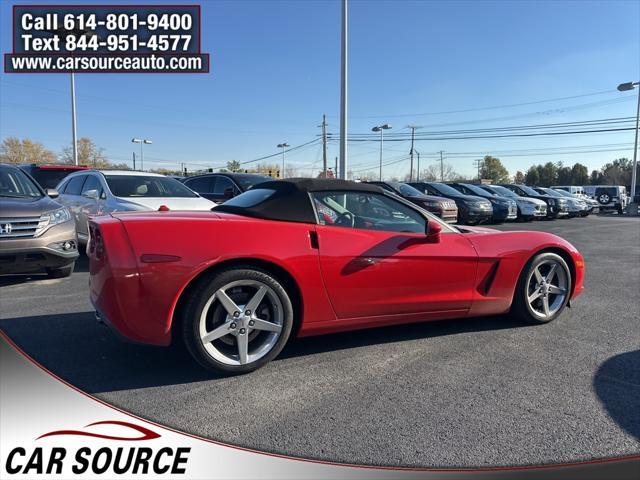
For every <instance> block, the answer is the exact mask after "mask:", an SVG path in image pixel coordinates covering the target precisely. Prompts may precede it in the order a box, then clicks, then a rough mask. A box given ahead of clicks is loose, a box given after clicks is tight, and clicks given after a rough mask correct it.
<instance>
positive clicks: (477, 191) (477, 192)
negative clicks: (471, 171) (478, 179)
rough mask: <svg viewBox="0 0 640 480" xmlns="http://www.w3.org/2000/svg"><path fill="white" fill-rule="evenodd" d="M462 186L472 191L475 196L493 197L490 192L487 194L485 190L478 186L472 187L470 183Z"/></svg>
mask: <svg viewBox="0 0 640 480" xmlns="http://www.w3.org/2000/svg"><path fill="white" fill-rule="evenodd" d="M462 185H464V186H465V187H467V188H468V189H469V190H471V191H472V192H473V193H474V194H475V195H480V196H481V197H486V196H487V195H491V194H490V193H489V192H487V191H486V190H483V189H482V188H480V187H478V186H477V185H471V184H470V183H463V184H462Z"/></svg>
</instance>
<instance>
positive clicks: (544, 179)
mask: <svg viewBox="0 0 640 480" xmlns="http://www.w3.org/2000/svg"><path fill="white" fill-rule="evenodd" d="M539 171H540V183H539V184H538V186H540V187H550V186H551V185H555V184H556V180H557V177H558V167H557V165H556V164H555V163H553V162H547V163H545V164H544V165H543V166H542V168H541V169H540V170H539Z"/></svg>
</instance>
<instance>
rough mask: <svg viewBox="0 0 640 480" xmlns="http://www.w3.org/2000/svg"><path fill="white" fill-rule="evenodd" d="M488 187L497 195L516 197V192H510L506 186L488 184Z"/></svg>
mask: <svg viewBox="0 0 640 480" xmlns="http://www.w3.org/2000/svg"><path fill="white" fill-rule="evenodd" d="M488 187H489V188H490V189H491V190H493V191H494V192H495V193H497V194H498V195H502V196H503V197H511V198H518V194H517V193H514V192H512V191H511V190H509V189H508V188H505V187H501V186H500V185H488Z"/></svg>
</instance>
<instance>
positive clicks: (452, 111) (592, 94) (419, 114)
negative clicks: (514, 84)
mask: <svg viewBox="0 0 640 480" xmlns="http://www.w3.org/2000/svg"><path fill="white" fill-rule="evenodd" d="M607 93H617V92H616V90H611V89H609V90H602V91H599V92H591V93H584V94H581V95H571V96H568V97H555V98H547V99H543V100H533V101H529V102H520V103H507V104H502V105H491V106H486V107H475V108H465V109H459V110H444V111H439V112H422V113H402V114H395V115H387V114H381V115H356V116H354V115H350V116H349V118H363V119H364V118H382V117H385V118H387V117H388V118H400V117H421V116H429V115H449V114H452V113H469V112H479V111H483V110H497V109H501V108H512V107H522V106H526V105H538V104H541V103H550V102H558V101H563V100H573V99H576V98H584V97H592V96H596V95H604V94H607ZM330 116H333V115H330Z"/></svg>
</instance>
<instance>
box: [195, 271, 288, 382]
mask: <svg viewBox="0 0 640 480" xmlns="http://www.w3.org/2000/svg"><path fill="white" fill-rule="evenodd" d="M182 320H183V336H184V340H185V344H186V346H187V349H188V350H189V352H190V353H191V355H192V356H193V357H194V358H195V359H196V361H198V363H200V364H201V365H202V366H203V367H205V368H206V369H208V370H210V371H213V372H216V373H222V374H226V375H229V374H241V373H248V372H251V371H253V370H256V369H257V368H260V367H261V366H263V365H265V364H266V363H268V362H269V361H271V360H272V359H273V358H275V357H276V356H277V355H278V354H279V353H280V351H281V350H282V348H283V347H284V345H285V344H286V342H287V340H288V338H289V335H290V334H291V329H292V326H293V306H292V302H291V299H290V297H289V294H288V293H287V291H286V290H285V288H284V287H283V286H282V284H281V283H280V282H279V281H278V280H277V279H276V278H275V277H274V276H272V275H271V274H270V273H267V272H264V271H262V270H257V269H253V268H236V269H231V270H225V271H222V272H220V273H217V274H216V275H215V276H214V277H213V278H209V279H206V280H205V281H203V282H201V283H200V285H199V286H198V287H197V288H196V289H195V290H194V291H193V292H192V293H191V295H190V297H189V298H188V300H187V303H186V305H185V309H184V316H183V319H182Z"/></svg>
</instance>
